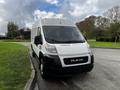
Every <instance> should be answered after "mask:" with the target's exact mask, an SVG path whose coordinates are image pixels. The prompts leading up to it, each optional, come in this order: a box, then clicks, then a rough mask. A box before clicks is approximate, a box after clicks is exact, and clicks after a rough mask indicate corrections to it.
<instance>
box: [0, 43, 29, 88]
mask: <svg viewBox="0 0 120 90" xmlns="http://www.w3.org/2000/svg"><path fill="white" fill-rule="evenodd" d="M30 74H31V69H30V62H29V58H28V52H27V48H26V47H25V46H22V45H19V44H15V43H8V42H0V90H23V89H24V86H25V84H26V83H27V81H28V79H29V78H30Z"/></svg>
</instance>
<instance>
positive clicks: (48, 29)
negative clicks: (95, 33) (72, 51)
mask: <svg viewBox="0 0 120 90" xmlns="http://www.w3.org/2000/svg"><path fill="white" fill-rule="evenodd" d="M43 33H44V36H45V40H46V41H47V42H48V43H84V42H85V39H84V37H83V36H82V34H81V33H80V31H79V30H78V29H77V28H76V27H72V26H43Z"/></svg>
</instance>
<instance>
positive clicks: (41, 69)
mask: <svg viewBox="0 0 120 90" xmlns="http://www.w3.org/2000/svg"><path fill="white" fill-rule="evenodd" d="M40 71H41V74H42V75H43V64H42V63H41V65H40Z"/></svg>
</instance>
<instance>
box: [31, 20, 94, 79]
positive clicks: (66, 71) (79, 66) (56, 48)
mask: <svg viewBox="0 0 120 90" xmlns="http://www.w3.org/2000/svg"><path fill="white" fill-rule="evenodd" d="M31 48H32V55H33V57H35V56H36V57H37V58H38V61H39V62H38V63H39V69H40V74H41V76H42V77H43V78H46V77H47V76H48V75H70V74H74V73H80V72H89V71H91V70H92V69H93V65H94V64H93V63H94V57H93V54H92V52H91V50H90V48H89V45H88V43H87V42H86V40H85V39H84V37H83V35H82V34H81V32H80V31H79V30H78V28H77V26H76V25H75V24H74V23H73V22H71V21H68V20H66V19H53V18H50V19H48V18H46V19H40V20H39V21H36V22H35V23H34V25H33V27H32V31H31Z"/></svg>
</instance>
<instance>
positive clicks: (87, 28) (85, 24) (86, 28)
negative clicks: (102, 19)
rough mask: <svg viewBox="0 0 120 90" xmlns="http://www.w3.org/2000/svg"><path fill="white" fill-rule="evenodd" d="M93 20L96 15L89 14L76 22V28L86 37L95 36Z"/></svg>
mask: <svg viewBox="0 0 120 90" xmlns="http://www.w3.org/2000/svg"><path fill="white" fill-rule="evenodd" d="M95 20H96V16H90V17H88V18H86V19H85V20H84V21H81V22H79V23H77V26H78V28H79V29H80V30H81V32H82V33H83V35H84V36H85V37H86V38H88V39H89V38H95Z"/></svg>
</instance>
